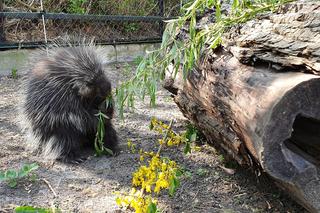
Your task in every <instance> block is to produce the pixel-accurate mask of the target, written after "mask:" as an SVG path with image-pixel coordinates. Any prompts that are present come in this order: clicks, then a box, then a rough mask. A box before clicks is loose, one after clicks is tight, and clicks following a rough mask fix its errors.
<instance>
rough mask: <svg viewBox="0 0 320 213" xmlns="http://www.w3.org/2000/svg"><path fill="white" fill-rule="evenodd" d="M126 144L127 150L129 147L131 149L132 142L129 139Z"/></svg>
mask: <svg viewBox="0 0 320 213" xmlns="http://www.w3.org/2000/svg"><path fill="white" fill-rule="evenodd" d="M127 144H128V148H130V147H131V145H132V141H131V140H130V139H128V142H127Z"/></svg>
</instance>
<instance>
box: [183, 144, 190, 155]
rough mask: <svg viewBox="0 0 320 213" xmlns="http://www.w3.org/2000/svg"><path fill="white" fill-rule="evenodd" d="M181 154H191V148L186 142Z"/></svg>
mask: <svg viewBox="0 0 320 213" xmlns="http://www.w3.org/2000/svg"><path fill="white" fill-rule="evenodd" d="M183 153H184V154H188V153H191V146H190V142H186V145H185V147H184V149H183Z"/></svg>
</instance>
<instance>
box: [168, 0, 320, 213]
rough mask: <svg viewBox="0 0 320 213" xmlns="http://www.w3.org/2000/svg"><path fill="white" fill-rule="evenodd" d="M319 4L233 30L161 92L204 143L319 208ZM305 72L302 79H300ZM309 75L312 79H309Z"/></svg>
mask: <svg viewBox="0 0 320 213" xmlns="http://www.w3.org/2000/svg"><path fill="white" fill-rule="evenodd" d="M319 12H320V2H303V3H293V4H290V5H287V6H285V7H282V8H281V9H280V10H279V12H278V13H277V14H275V15H272V14H270V15H266V16H263V17H260V18H259V19H257V20H254V21H251V22H249V23H247V24H245V25H244V26H242V27H241V28H240V29H239V28H235V29H232V30H231V31H230V33H229V34H228V35H227V37H226V39H225V40H226V42H225V43H224V46H223V47H221V48H219V49H216V50H215V52H210V53H207V54H206V55H205V56H203V58H202V60H201V62H199V65H198V66H197V68H196V69H194V70H193V71H192V72H191V73H190V75H189V76H188V79H187V81H183V80H182V78H181V77H180V76H178V78H177V79H175V80H174V81H173V80H172V79H169V80H167V81H166V83H165V88H167V89H168V90H169V91H171V92H172V93H173V95H174V100H175V102H176V103H177V105H178V106H179V108H180V109H181V111H182V112H183V114H184V115H185V116H186V117H187V118H189V119H190V120H192V121H193V123H195V124H196V125H197V126H198V128H199V129H200V130H201V131H202V132H203V133H204V135H205V136H206V137H207V139H208V140H209V141H210V142H212V143H214V144H217V145H219V146H221V147H222V148H223V149H224V150H225V151H227V152H228V153H229V154H230V155H231V156H232V157H234V158H235V159H236V160H237V161H238V162H239V163H240V164H242V165H252V164H253V163H257V164H259V165H260V166H261V167H262V168H263V169H264V171H265V172H267V173H268V174H269V175H270V176H271V177H272V178H274V179H275V180H276V181H277V183H279V185H280V186H281V187H283V188H285V190H286V191H288V192H289V193H290V195H292V196H294V197H295V198H297V200H298V201H299V202H300V203H302V204H303V205H304V206H305V207H306V208H307V209H309V210H310V211H313V212H319V211H320V198H319V197H318V194H320V169H319V166H320V157H319V156H320V77H319V76H318V75H314V74H319V73H320V54H319V50H320V43H319V42H320V13H319ZM307 73H308V74H307ZM312 73H313V74H312Z"/></svg>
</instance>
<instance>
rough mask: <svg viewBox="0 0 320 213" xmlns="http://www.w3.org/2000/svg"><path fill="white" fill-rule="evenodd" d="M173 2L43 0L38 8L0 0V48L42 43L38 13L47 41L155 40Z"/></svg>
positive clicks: (172, 10) (174, 10)
mask: <svg viewBox="0 0 320 213" xmlns="http://www.w3.org/2000/svg"><path fill="white" fill-rule="evenodd" d="M1 2H2V3H4V4H3V5H2V11H1ZM166 2H167V4H166ZM173 2H174V1H164V0H139V1H138V0H123V1H121V2H120V1H115V0H98V1H93V0H51V1H49V0H46V1H44V11H40V9H39V8H40V1H39V0H38V1H37V0H33V1H29V0H27V1H22V0H16V1H13V0H0V48H16V47H33V46H34V47H37V46H39V45H43V44H44V34H43V24H42V21H41V15H44V17H45V25H46V31H47V38H48V41H49V42H50V41H52V40H55V39H57V38H59V37H63V36H65V35H68V36H78V37H87V38H95V41H96V42H97V43H102V44H117V43H140V42H157V41H160V40H161V36H162V30H163V20H165V19H168V18H166V16H173V15H175V14H176V13H177V10H178V9H179V7H178V6H179V5H180V3H179V1H177V2H176V4H175V3H173ZM174 4H175V5H174ZM165 11H167V13H165ZM1 38H2V39H1Z"/></svg>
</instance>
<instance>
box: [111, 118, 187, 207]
mask: <svg viewBox="0 0 320 213" xmlns="http://www.w3.org/2000/svg"><path fill="white" fill-rule="evenodd" d="M171 125H172V121H171V123H170V125H166V124H164V123H162V122H161V121H157V120H156V119H155V118H153V119H152V121H151V124H150V128H151V129H153V130H155V131H157V132H159V133H160V134H162V135H163V138H162V139H160V140H159V143H160V146H159V149H158V152H157V153H154V152H152V151H151V152H147V151H144V150H142V149H140V150H139V155H140V163H141V166H140V167H139V168H138V169H137V170H136V171H135V172H134V173H133V178H132V186H133V187H134V188H133V189H132V190H131V192H130V193H128V194H124V195H120V194H119V196H118V197H117V199H116V203H117V205H118V206H120V207H123V208H129V209H132V210H134V211H135V212H137V213H146V212H147V213H155V212H156V211H157V207H156V202H157V201H156V200H155V199H153V198H152V195H155V194H159V193H160V191H161V190H163V189H169V194H170V195H173V193H174V192H175V190H176V188H177V187H178V186H179V184H180V182H179V176H180V175H181V172H180V170H179V169H178V166H177V164H176V162H174V161H172V160H170V159H168V158H165V157H161V156H160V154H161V148H162V146H163V145H167V146H173V145H179V144H180V143H181V142H182V141H183V140H184V139H183V137H182V136H180V135H178V134H176V133H174V132H173V131H172V130H171ZM128 148H129V150H130V151H131V152H132V153H136V144H134V143H133V142H132V141H131V140H128Z"/></svg>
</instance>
